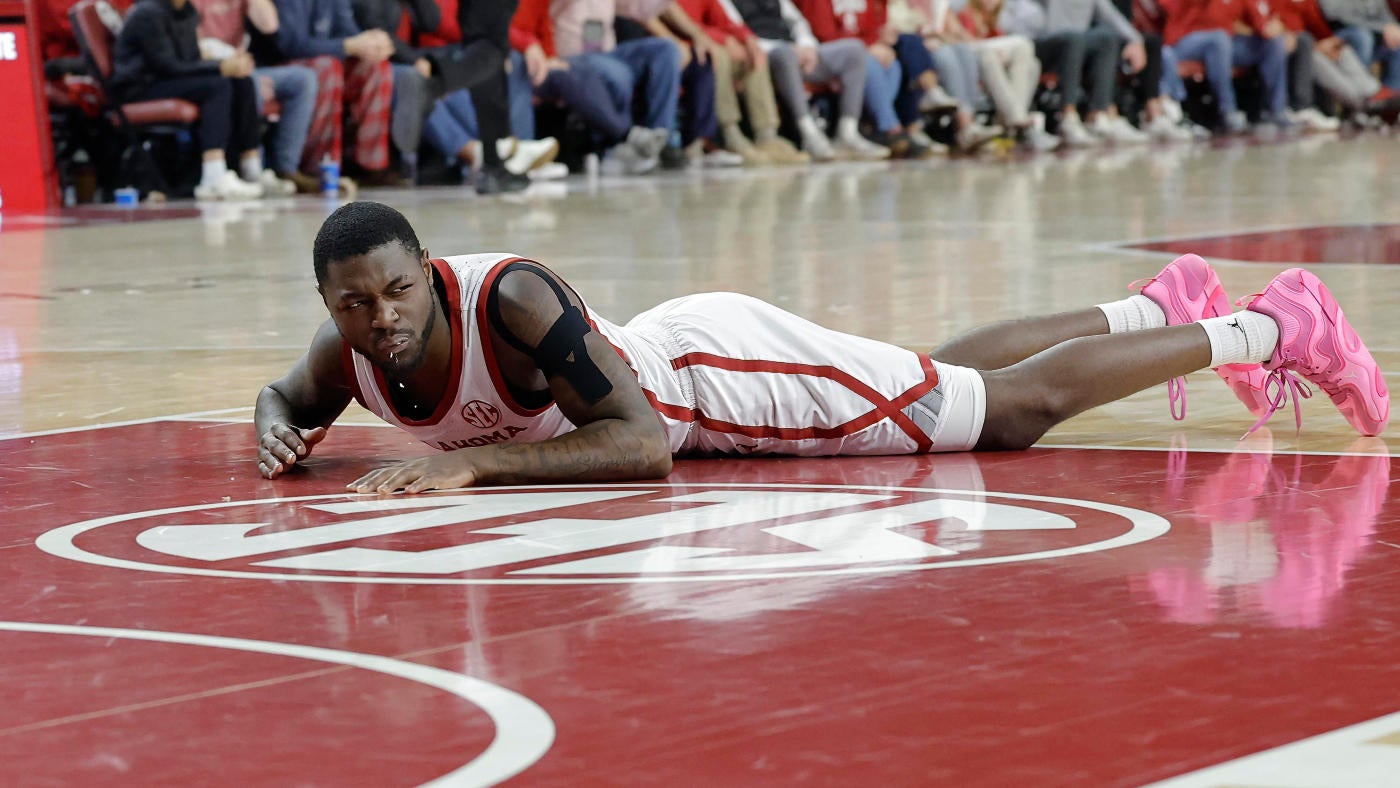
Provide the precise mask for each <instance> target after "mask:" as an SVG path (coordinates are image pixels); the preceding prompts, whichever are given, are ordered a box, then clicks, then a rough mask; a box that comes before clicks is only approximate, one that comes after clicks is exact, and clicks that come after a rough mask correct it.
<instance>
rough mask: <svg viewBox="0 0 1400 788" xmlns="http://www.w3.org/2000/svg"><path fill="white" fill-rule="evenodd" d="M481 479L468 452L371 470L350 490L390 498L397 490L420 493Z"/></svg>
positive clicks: (451, 453) (463, 485)
mask: <svg viewBox="0 0 1400 788" xmlns="http://www.w3.org/2000/svg"><path fill="white" fill-rule="evenodd" d="M476 479H477V468H476V465H475V464H474V463H472V461H471V455H470V454H469V453H467V452H465V451H455V452H450V453H446V454H435V455H433V456H431V457H420V458H418V459H416V460H408V461H407V462H400V463H396V464H394V465H390V466H388V467H385V468H380V469H378V470H374V471H370V472H369V473H367V474H365V475H364V476H361V477H360V478H358V479H356V480H355V481H353V482H350V483H349V484H347V485H345V487H346V489H348V490H353V491H355V492H357V493H379V494H380V495H388V494H390V493H392V492H395V491H397V490H403V491H404V492H406V493H420V492H427V491H428V490H451V489H455V488H457V487H470V486H471V485H472V484H473V483H474V482H475V481H476Z"/></svg>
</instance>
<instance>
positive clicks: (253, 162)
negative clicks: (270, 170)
mask: <svg viewBox="0 0 1400 788" xmlns="http://www.w3.org/2000/svg"><path fill="white" fill-rule="evenodd" d="M262 171H263V165H262V154H261V153H254V154H252V155H249V156H244V157H243V158H241V159H239V160H238V174H239V175H242V176H243V180H245V181H247V182H249V183H257V182H258V181H259V180H261V179H262Z"/></svg>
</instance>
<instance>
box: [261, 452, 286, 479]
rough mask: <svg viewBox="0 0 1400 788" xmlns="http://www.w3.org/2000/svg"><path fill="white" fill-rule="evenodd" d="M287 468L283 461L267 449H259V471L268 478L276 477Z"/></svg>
mask: <svg viewBox="0 0 1400 788" xmlns="http://www.w3.org/2000/svg"><path fill="white" fill-rule="evenodd" d="M283 470H285V468H284V467H283V465H282V463H280V462H278V461H277V459H276V458H275V457H273V456H272V454H271V453H269V452H268V451H267V450H266V449H259V450H258V472H259V473H261V474H262V475H263V477H264V478H267V479H276V478H277V477H278V475H279V474H281V473H282V471H283Z"/></svg>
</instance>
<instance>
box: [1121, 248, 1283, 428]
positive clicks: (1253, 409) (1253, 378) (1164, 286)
mask: <svg viewBox="0 0 1400 788" xmlns="http://www.w3.org/2000/svg"><path fill="white" fill-rule="evenodd" d="M1128 288H1129V289H1132V290H1139V291H1140V292H1141V293H1142V294H1143V295H1145V296H1147V297H1148V298H1150V299H1152V301H1153V303H1155V304H1156V305H1157V306H1159V307H1161V308H1162V311H1163V312H1164V313H1166V316H1167V325H1169V326H1181V325H1186V324H1187V323H1194V322H1196V321H1198V320H1200V319H1202V318H1206V317H1223V316H1225V315H1228V314H1230V312H1231V309H1230V299H1229V297H1228V296H1226V295H1225V288H1224V287H1223V286H1221V284H1220V277H1218V276H1216V274H1215V269H1214V268H1211V267H1210V263H1207V262H1206V261H1205V260H1203V259H1202V258H1201V257H1200V256H1199V255H1194V254H1184V255H1182V256H1181V257H1178V258H1176V259H1175V260H1173V261H1171V263H1169V264H1168V265H1167V267H1166V268H1163V269H1162V272H1161V273H1160V274H1157V276H1155V277H1153V278H1152V279H1148V280H1146V281H1144V280H1138V281H1136V282H1133V283H1132V284H1130V285H1128ZM1215 372H1216V374H1217V375H1219V376H1220V378H1221V380H1224V381H1225V384H1226V385H1228V386H1229V387H1230V390H1231V391H1233V392H1234V393H1235V396H1236V397H1238V398H1239V400H1240V402H1243V403H1244V406H1245V407H1246V408H1249V412H1250V413H1252V414H1254V415H1255V416H1256V417H1258V416H1263V415H1264V413H1265V412H1267V411H1269V408H1270V407H1271V403H1270V401H1269V397H1268V395H1267V393H1266V391H1265V383H1266V382H1267V379H1268V375H1267V374H1265V372H1264V369H1263V367H1261V366H1260V365H1259V364H1222V365H1221V366H1219V367H1216V368H1215ZM1185 387H1186V378H1176V379H1175V380H1172V381H1169V382H1168V383H1167V397H1168V401H1169V403H1170V405H1171V412H1172V418H1174V419H1176V420H1177V421H1180V420H1182V419H1184V418H1186V388H1185ZM1178 404H1179V405H1180V413H1178V410H1177V409H1178Z"/></svg>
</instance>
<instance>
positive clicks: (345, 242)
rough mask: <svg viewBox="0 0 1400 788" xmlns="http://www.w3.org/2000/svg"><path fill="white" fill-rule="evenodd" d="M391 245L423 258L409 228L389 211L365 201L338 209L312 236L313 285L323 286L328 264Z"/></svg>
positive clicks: (401, 218)
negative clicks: (314, 236) (314, 237)
mask: <svg viewBox="0 0 1400 788" xmlns="http://www.w3.org/2000/svg"><path fill="white" fill-rule="evenodd" d="M394 241H398V242H399V243H400V244H402V245H403V248H404V250H405V251H407V252H408V253H409V254H411V255H413V256H414V257H415V258H417V257H421V256H422V254H423V247H422V246H421V245H420V244H419V243H418V234H417V233H415V232H414V231H413V225H411V224H409V223H408V219H407V218H406V217H404V215H403V214H401V213H399V212H398V211H396V210H394V209H393V208H390V207H389V206H387V205H385V204H383V203H378V202H370V201H368V200H361V201H359V202H352V203H347V204H345V205H342V206H340V207H339V208H337V209H336V210H335V213H332V214H331V215H330V216H327V217H326V221H325V222H324V223H323V224H322V225H321V231H320V232H318V233H316V244H315V246H314V247H312V250H311V261H312V265H313V266H314V267H315V269H316V284H317V285H321V284H324V283H325V281H326V266H327V265H329V264H330V263H333V262H336V261H339V260H346V259H349V258H351V257H356V256H358V255H362V254H368V253H369V252H370V251H372V250H374V249H378V248H379V247H381V246H383V245H384V244H387V243H393V242H394Z"/></svg>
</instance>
